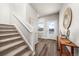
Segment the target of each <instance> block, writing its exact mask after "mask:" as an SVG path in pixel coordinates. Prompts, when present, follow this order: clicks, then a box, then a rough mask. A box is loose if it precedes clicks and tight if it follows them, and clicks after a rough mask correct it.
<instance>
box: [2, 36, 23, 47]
mask: <svg viewBox="0 0 79 59" xmlns="http://www.w3.org/2000/svg"><path fill="white" fill-rule="evenodd" d="M20 40H22V39H21V38H20V39H16V40H11V41H7V42H4V43H5V44H4V43H0V47H2V46H5V45H7V44H11V43H13V42H14V43H15V42H18V41H20Z"/></svg>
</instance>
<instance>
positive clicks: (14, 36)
mask: <svg viewBox="0 0 79 59" xmlns="http://www.w3.org/2000/svg"><path fill="white" fill-rule="evenodd" d="M32 54H33V52H32V51H31V49H30V48H29V46H28V45H27V43H26V42H25V41H24V40H23V39H22V37H21V36H20V34H19V32H18V31H17V30H16V28H15V27H14V25H6V24H0V56H31V55H32Z"/></svg>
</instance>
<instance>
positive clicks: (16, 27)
mask: <svg viewBox="0 0 79 59" xmlns="http://www.w3.org/2000/svg"><path fill="white" fill-rule="evenodd" d="M14 26H15V28H16V30H17V31H18V32H19V33H20V35H21V36H22V38H23V39H24V41H25V42H26V43H27V44H28V45H29V47H30V49H31V50H32V51H33V52H34V49H33V48H32V46H31V45H30V44H29V42H28V41H27V40H26V39H27V38H25V37H24V35H23V33H22V32H21V31H20V29H19V28H18V26H17V25H15V24H14Z"/></svg>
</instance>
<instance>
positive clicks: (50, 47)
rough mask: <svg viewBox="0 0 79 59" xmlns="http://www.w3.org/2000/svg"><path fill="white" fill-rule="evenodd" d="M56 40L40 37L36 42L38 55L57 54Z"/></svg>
mask: <svg viewBox="0 0 79 59" xmlns="http://www.w3.org/2000/svg"><path fill="white" fill-rule="evenodd" d="M56 49H57V47H56V41H55V40H50V39H39V42H38V44H36V55H37V56H39V54H42V55H40V56H57V50H56Z"/></svg>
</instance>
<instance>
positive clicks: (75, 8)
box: [59, 4, 79, 55]
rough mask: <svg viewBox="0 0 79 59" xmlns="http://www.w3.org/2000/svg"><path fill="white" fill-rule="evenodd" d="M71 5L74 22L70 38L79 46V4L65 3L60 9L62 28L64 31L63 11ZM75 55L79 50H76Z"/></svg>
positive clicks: (60, 25) (78, 53)
mask: <svg viewBox="0 0 79 59" xmlns="http://www.w3.org/2000/svg"><path fill="white" fill-rule="evenodd" d="M67 7H70V8H71V9H72V23H71V26H70V37H69V38H70V40H71V41H72V42H74V43H75V44H76V45H77V46H79V27H78V25H79V4H65V5H64V6H63V7H62V9H61V11H60V16H59V17H60V21H59V27H60V30H61V31H62V32H63V33H64V28H63V13H64V10H65V8H67ZM75 55H79V50H78V49H76V50H75Z"/></svg>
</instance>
